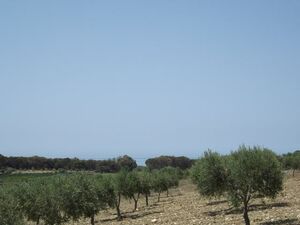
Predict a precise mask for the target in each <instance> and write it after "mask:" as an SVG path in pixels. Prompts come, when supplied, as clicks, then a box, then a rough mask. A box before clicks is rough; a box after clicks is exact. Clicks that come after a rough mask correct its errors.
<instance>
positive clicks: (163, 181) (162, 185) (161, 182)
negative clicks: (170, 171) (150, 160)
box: [152, 171, 169, 202]
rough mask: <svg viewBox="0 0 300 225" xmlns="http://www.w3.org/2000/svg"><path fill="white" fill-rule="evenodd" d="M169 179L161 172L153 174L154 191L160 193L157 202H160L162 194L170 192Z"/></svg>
mask: <svg viewBox="0 0 300 225" xmlns="http://www.w3.org/2000/svg"><path fill="white" fill-rule="evenodd" d="M168 185H169V184H168V178H167V174H166V173H162V172H161V171H154V172H153V187H152V188H153V190H154V191H155V192H157V193H158V198H157V201H158V202H159V201H160V194H161V193H162V192H164V191H167V190H168Z"/></svg>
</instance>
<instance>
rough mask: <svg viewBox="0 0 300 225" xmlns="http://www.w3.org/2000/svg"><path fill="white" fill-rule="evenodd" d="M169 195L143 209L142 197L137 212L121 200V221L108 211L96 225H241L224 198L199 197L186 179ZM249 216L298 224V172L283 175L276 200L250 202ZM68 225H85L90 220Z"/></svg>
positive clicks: (264, 224)
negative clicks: (292, 175)
mask: <svg viewBox="0 0 300 225" xmlns="http://www.w3.org/2000/svg"><path fill="white" fill-rule="evenodd" d="M170 194H171V196H169V197H166V194H165V193H163V194H162V197H161V201H160V202H157V196H155V195H153V196H151V198H150V205H149V207H146V206H145V199H144V198H143V197H142V198H141V199H140V200H139V208H138V211H136V212H133V205H134V203H133V202H129V201H124V200H123V201H122V202H121V209H122V213H123V215H124V217H125V218H124V219H123V220H122V221H117V220H116V213H115V210H108V211H104V212H101V213H100V214H99V215H98V216H97V217H96V224H106V225H110V224H111V225H122V224H124V225H125V224H139V225H146V224H168V225H171V224H172V225H176V224H177V225H189V224H205V225H211V224H226V225H238V224H243V217H242V214H241V211H239V210H234V209H232V208H231V207H230V206H229V205H228V204H227V203H226V201H224V199H220V200H208V199H205V198H202V197H201V196H200V195H199V194H198V192H197V190H196V188H195V186H194V185H193V184H192V183H191V182H190V181H189V180H183V181H181V183H180V185H179V187H178V188H177V189H174V190H171V192H170ZM249 217H250V220H251V224H260V225H272V224H274V225H275V224H276V225H298V224H299V225H300V173H297V174H296V175H295V177H291V175H287V176H286V179H285V187H284V190H283V192H282V193H281V194H280V195H279V196H278V197H277V198H276V199H275V200H268V199H261V200H257V201H255V202H252V207H251V211H250V213H249ZM69 224H70V225H87V224H89V220H82V221H79V222H71V223H69Z"/></svg>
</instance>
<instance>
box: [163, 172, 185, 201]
mask: <svg viewBox="0 0 300 225" xmlns="http://www.w3.org/2000/svg"><path fill="white" fill-rule="evenodd" d="M160 172H161V173H162V174H163V175H164V177H165V179H166V182H167V190H166V191H167V197H168V196H169V189H170V188H175V187H178V184H179V174H180V169H179V168H174V167H165V168H163V169H161V170H160Z"/></svg>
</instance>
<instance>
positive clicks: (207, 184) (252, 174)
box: [192, 146, 283, 225]
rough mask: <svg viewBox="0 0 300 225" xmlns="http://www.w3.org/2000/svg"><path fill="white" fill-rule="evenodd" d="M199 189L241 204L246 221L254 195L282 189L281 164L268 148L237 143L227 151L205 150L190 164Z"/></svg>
mask: <svg viewBox="0 0 300 225" xmlns="http://www.w3.org/2000/svg"><path fill="white" fill-rule="evenodd" d="M192 177H193V180H194V182H195V183H196V184H197V186H198V189H199V191H200V193H201V194H202V195H203V196H208V197H220V196H226V197H227V199H228V201H229V203H231V204H232V205H233V206H235V207H239V206H240V205H242V206H243V217H244V221H245V224H246V225H250V219H249V216H248V211H249V206H250V204H251V201H252V200H253V199H255V198H260V197H270V198H275V196H276V195H277V194H278V193H279V192H280V191H281V190H282V182H283V174H282V165H281V163H280V162H279V161H278V159H277V156H276V155H275V153H273V152H272V151H271V150H268V149H266V148H261V147H253V148H250V147H246V146H240V147H239V149H238V150H237V151H234V152H232V153H231V154H230V155H226V156H221V155H219V154H218V153H216V152H213V151H210V150H209V151H207V152H205V153H204V156H203V157H202V158H201V159H200V160H198V161H197V163H196V164H195V165H194V166H193V168H192Z"/></svg>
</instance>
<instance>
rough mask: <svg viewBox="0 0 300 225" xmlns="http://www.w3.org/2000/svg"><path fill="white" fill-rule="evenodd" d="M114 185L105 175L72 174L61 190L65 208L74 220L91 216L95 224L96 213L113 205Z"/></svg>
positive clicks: (91, 220) (92, 222)
mask: <svg viewBox="0 0 300 225" xmlns="http://www.w3.org/2000/svg"><path fill="white" fill-rule="evenodd" d="M113 191H114V190H113V187H112V185H111V183H110V181H109V180H108V179H107V178H105V177H104V176H101V175H100V176H95V175H88V174H76V175H73V176H70V177H69V178H68V179H67V180H66V182H65V184H64V186H63V189H62V190H61V192H62V193H63V196H64V201H63V202H64V203H63V205H64V207H63V210H64V212H66V214H67V216H69V217H71V218H72V219H73V220H78V219H79V218H80V217H84V218H90V223H91V225H94V224H95V215H97V214H98V213H99V212H100V211H101V210H103V209H106V208H107V207H109V206H111V205H112V201H113V194H114V192H113Z"/></svg>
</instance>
